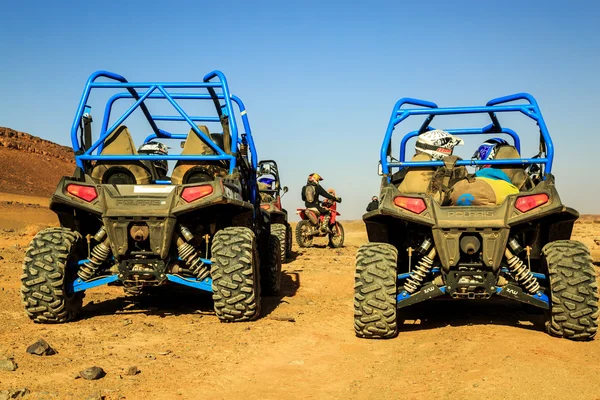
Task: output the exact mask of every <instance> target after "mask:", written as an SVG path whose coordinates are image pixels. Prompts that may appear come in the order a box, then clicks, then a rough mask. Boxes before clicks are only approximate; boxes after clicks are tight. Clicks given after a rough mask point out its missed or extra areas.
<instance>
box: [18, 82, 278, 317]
mask: <svg viewBox="0 0 600 400" xmlns="http://www.w3.org/2000/svg"><path fill="white" fill-rule="evenodd" d="M92 89H94V90H95V91H96V90H99V91H102V90H104V91H105V92H106V90H108V89H112V90H113V91H116V94H114V95H113V96H112V97H110V98H109V100H108V102H107V103H106V108H105V111H104V117H103V120H102V124H101V126H100V129H99V134H97V135H95V134H94V131H93V130H92V117H91V113H90V111H91V109H90V107H89V105H88V101H89V97H90V92H92ZM119 89H121V90H122V91H120V90H119ZM117 102H119V103H123V102H126V103H128V104H131V105H130V106H129V108H127V109H126V111H125V112H124V113H123V114H122V115H120V116H119V117H118V118H111V112H112V111H113V106H114V104H115V103H117ZM151 102H152V103H160V105H161V106H162V108H161V110H162V109H168V110H171V112H170V113H169V114H167V115H158V114H152V113H151V112H150V107H149V106H148V104H149V103H151ZM180 103H181V104H183V103H186V104H188V105H189V104H190V103H191V104H194V105H198V104H199V103H202V104H204V105H205V106H206V107H208V108H209V109H212V108H213V106H214V113H213V115H209V116H206V115H202V116H197V115H195V114H189V113H188V112H186V111H185V110H184V108H183V107H182V105H181V104H180ZM234 103H235V104H236V106H237V108H238V109H239V113H238V116H237V118H241V121H242V123H243V132H241V133H239V128H238V121H237V120H236V114H235V110H234V107H233V104H234ZM153 105H154V104H153ZM136 110H137V113H138V114H139V113H141V114H142V115H143V118H142V119H144V120H145V122H147V124H148V125H149V131H150V132H149V133H150V134H149V135H148V136H147V137H146V138H145V140H144V141H143V145H142V146H140V147H139V149H138V148H137V147H136V146H135V145H134V141H133V137H132V135H131V134H130V132H129V129H128V127H127V126H126V125H125V124H124V123H125V122H126V120H127V121H130V120H132V119H131V118H130V119H128V118H129V117H130V116H131V115H132V113H134V111H136ZM198 123H207V124H212V125H216V126H217V131H216V132H210V131H209V129H208V128H207V126H206V125H200V124H198ZM160 124H163V127H164V125H169V126H171V125H174V126H177V127H178V128H177V129H181V125H183V129H184V131H183V132H179V133H171V132H169V131H167V130H165V129H162V128H160V127H159V125H160ZM142 133H143V132H142ZM93 138H95V140H94V139H93ZM71 140H72V144H73V150H74V152H75V159H76V162H77V167H76V170H75V173H74V175H73V176H71V177H63V178H62V180H61V181H60V183H59V185H58V188H57V189H56V192H55V193H54V195H53V196H52V199H51V203H50V208H51V209H52V210H53V211H54V212H55V213H56V214H57V215H58V218H59V221H60V227H57V228H49V229H45V230H43V231H41V232H39V233H38V234H37V235H36V236H35V237H34V239H33V240H32V241H31V244H30V246H29V248H28V249H27V251H26V254H25V261H24V265H23V276H22V286H21V293H22V297H23V303H24V306H25V310H26V313H27V315H29V317H30V318H31V319H32V320H34V321H35V322H42V323H59V322H66V321H69V320H72V319H73V318H75V317H76V316H77V314H78V312H79V311H80V309H81V307H82V300H83V296H84V291H85V290H87V289H90V288H93V287H96V286H100V285H105V284H113V285H122V286H123V287H124V288H125V291H126V292H129V293H139V292H142V291H144V290H145V288H147V287H152V286H160V285H165V284H168V283H171V284H179V285H185V286H188V287H192V288H195V289H199V290H202V291H206V292H211V293H212V297H213V300H214V309H215V312H216V315H217V316H218V317H219V319H220V320H221V321H224V322H234V321H247V320H253V319H255V318H257V317H258V316H259V315H260V301H261V294H262V295H265V294H266V295H269V294H274V293H276V292H277V291H278V290H279V283H280V278H279V274H280V272H281V259H280V251H279V248H280V244H279V239H278V238H277V237H276V236H274V235H271V234H270V219H269V215H268V213H266V212H264V210H261V208H260V198H259V196H258V189H257V176H256V170H257V160H258V158H257V154H256V149H255V146H254V142H253V139H252V133H251V130H250V124H249V122H248V116H247V113H246V109H245V107H244V104H243V103H242V101H241V100H240V99H239V98H238V97H236V96H234V95H232V94H231V93H230V90H229V87H228V84H227V81H226V78H225V76H224V75H223V73H221V72H220V71H213V72H211V73H209V74H207V75H206V76H205V77H204V79H203V80H202V82H175V83H168V82H128V81H127V80H126V79H125V78H124V77H122V76H120V75H117V74H114V73H111V72H107V71H98V72H95V73H94V74H92V75H91V76H90V78H89V79H88V81H87V84H86V86H85V90H84V92H83V95H82V97H81V101H80V103H79V107H78V109H77V113H76V116H75V120H74V122H73V126H72V129H71ZM176 141H179V142H181V141H184V142H182V143H181V148H182V150H181V154H176V155H169V154H168V147H167V146H166V145H165V144H164V143H163V142H165V143H173V142H176ZM176 147H179V146H176ZM169 163H171V165H172V169H171V172H170V174H169V170H170V168H169Z"/></svg>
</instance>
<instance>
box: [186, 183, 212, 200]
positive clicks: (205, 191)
mask: <svg viewBox="0 0 600 400" xmlns="http://www.w3.org/2000/svg"><path fill="white" fill-rule="evenodd" d="M212 192H213V187H212V186H211V185H202V186H190V187H186V188H185V189H183V192H181V198H182V199H184V200H185V201H186V202H188V203H191V202H192V201H196V200H198V199H201V198H203V197H206V196H208V195H209V194H211V193H212Z"/></svg>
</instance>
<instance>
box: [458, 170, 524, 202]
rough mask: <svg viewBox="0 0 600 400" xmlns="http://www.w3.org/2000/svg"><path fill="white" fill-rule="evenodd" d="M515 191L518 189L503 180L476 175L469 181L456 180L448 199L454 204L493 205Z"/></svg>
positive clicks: (517, 191)
mask: <svg viewBox="0 0 600 400" xmlns="http://www.w3.org/2000/svg"><path fill="white" fill-rule="evenodd" d="M516 193H519V189H517V187H516V186H514V185H513V184H511V183H508V182H506V181H504V180H501V179H490V178H480V177H476V178H474V179H472V180H471V181H469V180H468V179H464V180H462V181H459V182H457V183H456V184H455V185H454V187H453V188H452V193H451V194H450V200H451V202H452V205H454V206H494V205H499V204H502V202H503V201H504V199H506V197H507V196H509V195H511V194H516Z"/></svg>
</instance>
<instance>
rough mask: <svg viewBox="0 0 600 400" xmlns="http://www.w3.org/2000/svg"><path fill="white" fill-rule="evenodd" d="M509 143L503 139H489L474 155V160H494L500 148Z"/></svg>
mask: <svg viewBox="0 0 600 400" xmlns="http://www.w3.org/2000/svg"><path fill="white" fill-rule="evenodd" d="M507 144H508V142H507V141H506V140H504V139H502V138H493V139H488V140H486V141H485V142H483V144H482V145H481V146H479V148H478V149H477V151H475V154H473V159H474V160H493V159H494V157H495V156H496V149H497V147H498V146H502V145H507Z"/></svg>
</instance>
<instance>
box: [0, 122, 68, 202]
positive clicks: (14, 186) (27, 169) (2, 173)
mask: <svg viewBox="0 0 600 400" xmlns="http://www.w3.org/2000/svg"><path fill="white" fill-rule="evenodd" d="M74 169H75V161H74V157H73V150H72V149H71V148H69V147H66V146H61V145H59V144H56V143H53V142H51V141H49V140H45V139H41V138H39V137H36V136H32V135H30V134H28V133H24V132H18V131H15V130H14V129H10V128H3V127H0V192H6V193H18V194H27V195H34V196H50V195H51V194H52V193H53V192H54V190H55V189H56V184H57V183H58V181H59V180H60V178H61V177H62V176H65V175H70V174H72V173H73V170H74Z"/></svg>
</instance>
